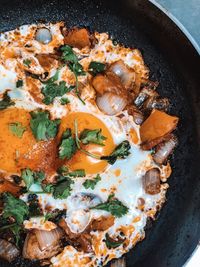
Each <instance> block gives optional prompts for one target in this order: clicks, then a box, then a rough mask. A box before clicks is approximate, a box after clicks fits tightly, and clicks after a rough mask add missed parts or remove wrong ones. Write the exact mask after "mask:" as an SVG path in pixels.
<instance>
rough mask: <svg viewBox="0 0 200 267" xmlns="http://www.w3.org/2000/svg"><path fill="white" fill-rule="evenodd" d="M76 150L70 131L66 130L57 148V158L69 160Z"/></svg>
mask: <svg viewBox="0 0 200 267" xmlns="http://www.w3.org/2000/svg"><path fill="white" fill-rule="evenodd" d="M76 150H77V147H76V142H75V139H74V138H73V137H72V132H71V129H69V128H68V129H67V130H66V131H65V132H64V133H63V136H62V141H61V144H60V146H59V158H60V159H68V160H69V159H71V157H72V156H73V155H74V154H75V152H76Z"/></svg>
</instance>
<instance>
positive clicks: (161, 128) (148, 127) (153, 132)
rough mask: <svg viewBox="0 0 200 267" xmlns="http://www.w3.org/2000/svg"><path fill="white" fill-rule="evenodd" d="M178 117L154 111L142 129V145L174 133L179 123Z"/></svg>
mask: <svg viewBox="0 0 200 267" xmlns="http://www.w3.org/2000/svg"><path fill="white" fill-rule="evenodd" d="M178 120H179V119H178V117H175V116H170V115H168V114H166V113H165V112H163V111H159V110H157V109H154V110H153V111H152V113H151V115H150V116H149V117H148V118H147V119H146V120H145V122H144V123H143V124H142V125H141V127H140V137H141V141H142V143H144V142H150V141H153V140H155V139H157V138H161V137H163V136H165V135H166V134H169V133H170V132H172V131H173V130H174V129H175V128H176V126H177V123H178Z"/></svg>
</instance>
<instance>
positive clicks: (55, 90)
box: [41, 71, 74, 105]
mask: <svg viewBox="0 0 200 267" xmlns="http://www.w3.org/2000/svg"><path fill="white" fill-rule="evenodd" d="M57 80H58V71H57V72H56V74H55V75H54V76H53V77H51V78H50V79H48V80H47V81H45V82H44V84H45V86H44V87H42V90H41V91H42V94H43V95H44V99H43V103H45V104H46V105H49V104H51V103H53V100H54V98H55V97H57V96H63V95H64V94H66V93H67V92H70V91H71V90H72V89H74V86H69V87H67V86H66V82H65V81H60V82H59V83H56V82H57Z"/></svg>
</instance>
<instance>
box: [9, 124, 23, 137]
mask: <svg viewBox="0 0 200 267" xmlns="http://www.w3.org/2000/svg"><path fill="white" fill-rule="evenodd" d="M9 130H10V131H11V132H12V133H13V134H14V135H15V136H17V137H19V138H22V136H23V134H24V132H25V131H26V127H25V126H23V125H22V123H21V122H12V123H10V124H9Z"/></svg>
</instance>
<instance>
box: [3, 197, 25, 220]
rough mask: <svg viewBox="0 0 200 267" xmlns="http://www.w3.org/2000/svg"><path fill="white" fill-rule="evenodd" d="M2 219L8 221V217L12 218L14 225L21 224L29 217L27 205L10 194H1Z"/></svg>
mask: <svg viewBox="0 0 200 267" xmlns="http://www.w3.org/2000/svg"><path fill="white" fill-rule="evenodd" d="M3 202H4V207H3V215H2V216H3V218H4V219H8V218H9V217H13V218H14V219H15V222H16V224H19V225H20V224H22V223H23V221H24V220H25V219H26V218H27V217H28V215H29V209H28V206H27V204H26V203H25V202H24V201H23V200H21V199H18V198H16V197H14V196H13V195H11V194H10V193H4V194H3Z"/></svg>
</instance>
